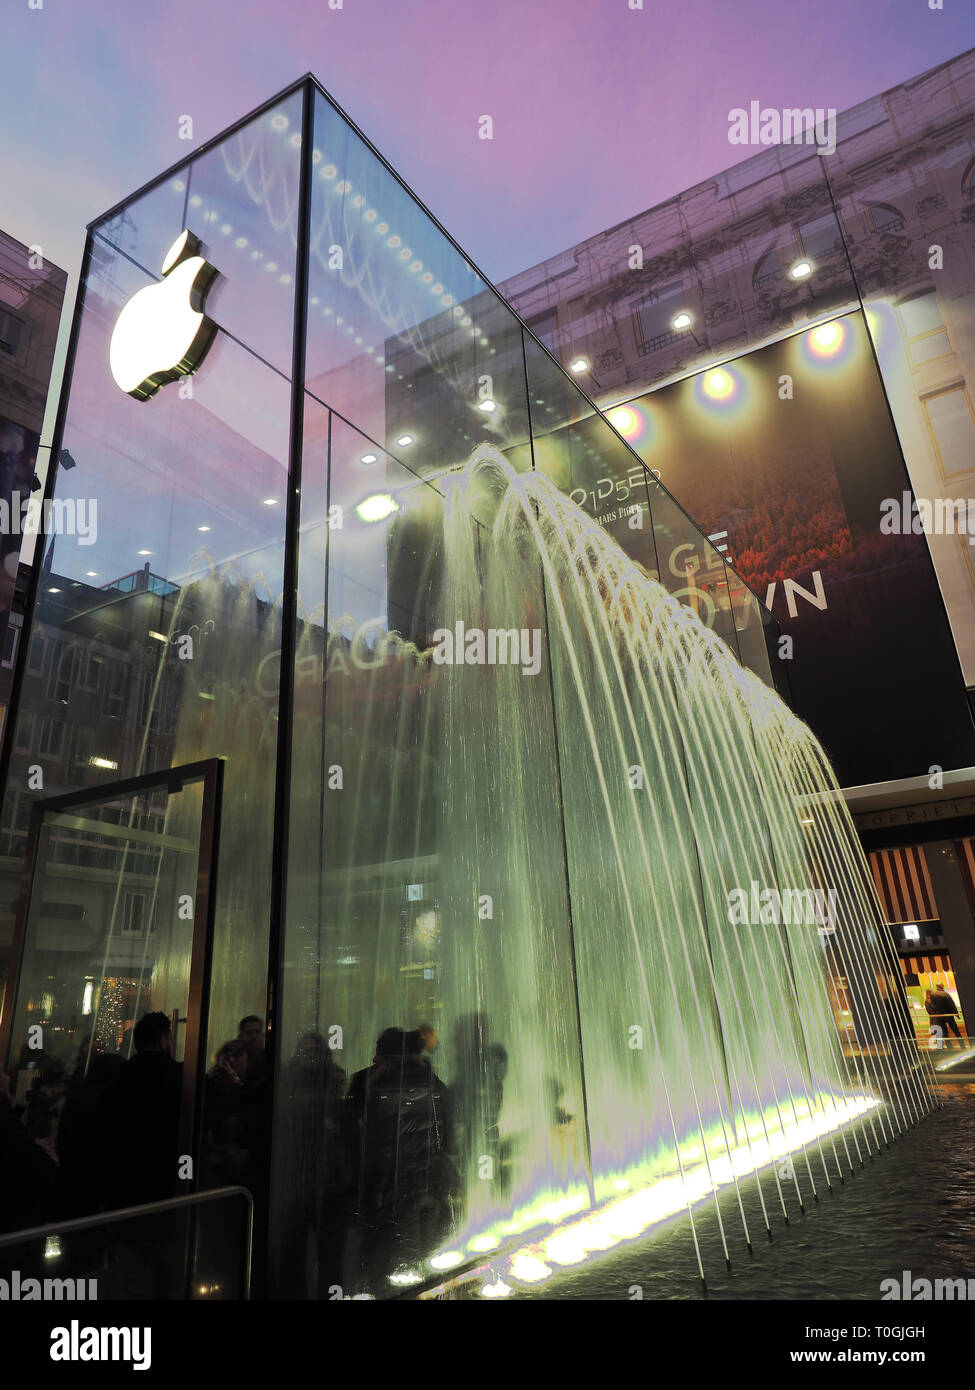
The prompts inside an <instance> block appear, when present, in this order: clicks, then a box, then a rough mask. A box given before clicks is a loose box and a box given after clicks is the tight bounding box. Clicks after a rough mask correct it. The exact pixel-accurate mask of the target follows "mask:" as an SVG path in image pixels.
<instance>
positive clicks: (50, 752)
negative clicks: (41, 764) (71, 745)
mask: <svg viewBox="0 0 975 1390" xmlns="http://www.w3.org/2000/svg"><path fill="white" fill-rule="evenodd" d="M63 748H64V720H63V719H60V718H58V716H57V715H54V716H53V717H52V718H50V719H42V720H41V739H40V743H39V745H38V751H39V753H40V754H41V757H44V758H60V756H61V752H62V750H63Z"/></svg>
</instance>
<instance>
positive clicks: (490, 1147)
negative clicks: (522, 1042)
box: [451, 1014, 508, 1183]
mask: <svg viewBox="0 0 975 1390" xmlns="http://www.w3.org/2000/svg"><path fill="white" fill-rule="evenodd" d="M451 1051H452V1073H451V1090H452V1093H453V1095H454V1106H455V1117H456V1123H457V1128H458V1136H459V1137H458V1144H459V1152H460V1156H461V1175H462V1177H463V1179H464V1180H465V1181H466V1180H467V1179H468V1177H469V1176H470V1175H471V1174H472V1173H475V1172H480V1173H483V1172H484V1170H485V1160H489V1161H490V1165H491V1171H493V1173H494V1174H495V1175H496V1176H497V1177H498V1178H499V1180H500V1181H501V1182H502V1183H503V1182H504V1171H503V1170H504V1163H505V1159H506V1157H507V1154H506V1151H505V1147H504V1146H503V1145H502V1142H501V1137H500V1131H499V1128H498V1120H499V1118H500V1115H501V1104H502V1102H503V1100H504V1079H505V1077H506V1075H507V1073H508V1054H507V1052H506V1051H505V1049H504V1048H503V1047H502V1046H501V1044H500V1043H497V1042H491V1041H490V1025H489V1022H488V1018H487V1015H486V1014H465V1015H463V1016H462V1017H461V1018H459V1019H458V1020H457V1023H456V1024H455V1026H454V1029H453V1033H452V1036H451Z"/></svg>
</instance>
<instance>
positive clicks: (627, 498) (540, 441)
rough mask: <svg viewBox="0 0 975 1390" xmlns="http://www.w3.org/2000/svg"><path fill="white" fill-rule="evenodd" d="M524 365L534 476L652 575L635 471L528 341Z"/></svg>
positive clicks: (642, 492) (643, 493) (633, 459)
mask: <svg viewBox="0 0 975 1390" xmlns="http://www.w3.org/2000/svg"><path fill="white" fill-rule="evenodd" d="M525 358H526V362H527V366H528V387H529V402H530V409H531V420H532V447H533V451H534V461H535V467H536V469H537V470H538V471H539V472H541V473H544V474H545V475H546V476H547V477H548V478H550V479H551V481H552V482H553V483H554V484H555V486H556V487H557V488H559V490H560V491H561V492H563V493H565V494H566V495H567V496H568V497H569V498H570V499H571V501H572V502H574V503H575V504H576V506H578V507H580V508H581V509H582V511H583V513H585V515H586V516H588V517H591V518H594V519H595V520H596V521H598V522H599V524H600V526H602V527H603V529H604V530H605V531H606V532H607V533H608V534H609V535H611V536H612V537H613V539H614V540H615V541H616V543H617V544H618V545H619V546H620V548H621V549H622V550H623V552H624V553H625V554H627V555H629V557H630V558H631V559H632V560H636V561H637V563H638V564H640V565H642V566H643V567H644V568H645V569H646V570H647V572H648V573H651V574H656V554H655V551H654V546H653V529H652V527H651V525H650V521H649V517H648V500H647V488H646V470H645V469H644V467H643V464H642V463H641V462H640V460H639V458H637V456H636V455H635V454H634V453H633V452H632V450H630V449H628V448H627V447H626V445H625V444H624V443H623V441H622V440H621V439H620V438H619V436H618V435H617V434H616V433H614V431H613V430H611V429H610V428H609V427H608V426H607V424H606V421H605V419H604V418H603V416H602V415H601V414H600V413H599V411H597V410H596V409H595V407H594V406H593V405H592V403H591V401H589V400H588V399H587V398H586V397H585V396H584V395H583V393H582V392H581V391H580V390H579V389H578V387H576V386H575V384H574V383H573V382H572V381H571V380H570V379H569V378H568V377H567V376H566V375H565V373H564V372H563V371H562V370H561V369H560V368H559V366H558V364H557V363H555V362H554V361H553V360H552V358H551V357H549V355H548V354H547V353H546V352H544V351H543V350H542V349H541V348H540V347H539V345H538V344H537V343H536V342H535V341H534V339H533V338H531V337H530V336H529V335H528V334H526V335H525Z"/></svg>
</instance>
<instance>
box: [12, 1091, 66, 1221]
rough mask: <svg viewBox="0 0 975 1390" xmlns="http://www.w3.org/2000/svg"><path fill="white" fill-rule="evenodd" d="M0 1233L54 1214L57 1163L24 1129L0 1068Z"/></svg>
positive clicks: (52, 1218)
mask: <svg viewBox="0 0 975 1390" xmlns="http://www.w3.org/2000/svg"><path fill="white" fill-rule="evenodd" d="M0 1173H2V1175H3V1178H2V1181H0V1234H3V1235H8V1234H9V1233H10V1232H11V1231H23V1230H26V1229H27V1228H28V1227H30V1226H41V1225H43V1224H44V1223H45V1222H47V1221H52V1220H54V1219H55V1217H56V1216H57V1215H58V1207H59V1197H60V1179H59V1174H58V1165H57V1164H56V1163H55V1162H54V1160H53V1159H52V1158H51V1156H50V1154H48V1153H46V1152H45V1151H44V1149H42V1148H41V1146H40V1144H38V1143H37V1141H36V1140H34V1139H32V1138H31V1137H30V1135H29V1134H28V1133H27V1129H26V1127H25V1125H24V1124H23V1122H22V1120H21V1119H20V1116H19V1115H17V1114H16V1112H15V1111H14V1108H13V1105H12V1103H11V1099H10V1078H9V1076H7V1074H6V1072H3V1071H0Z"/></svg>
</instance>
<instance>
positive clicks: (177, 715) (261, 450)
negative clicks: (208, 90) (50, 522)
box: [0, 95, 301, 1052]
mask: <svg viewBox="0 0 975 1390" xmlns="http://www.w3.org/2000/svg"><path fill="white" fill-rule="evenodd" d="M300 107H301V98H300V95H298V96H294V97H291V98H289V99H288V100H287V101H286V102H285V103H284V104H283V105H282V106H280V107H279V108H277V109H276V110H275V111H273V112H269V113H265V114H264V115H263V116H261V117H259V118H258V119H257V120H256V121H255V122H252V123H251V124H250V125H249V126H247V127H245V128H244V129H242V130H241V131H240V132H238V133H237V134H235V135H233V136H231V137H230V138H229V139H228V140H227V141H226V142H225V143H224V144H222V145H219V146H216V147H214V148H212V149H210V150H208V151H207V152H206V153H205V154H204V155H203V156H202V157H201V158H200V160H199V161H196V162H191V163H190V164H188V165H187V166H186V168H185V171H181V172H180V174H179V175H178V177H176V178H174V179H171V180H168V181H166V182H164V183H163V184H160V185H159V186H158V187H157V188H155V189H154V190H152V191H151V192H150V193H148V194H146V195H145V196H143V197H141V198H139V199H138V200H137V201H136V202H135V203H133V204H132V205H130V206H129V207H127V208H126V209H124V210H123V211H122V212H121V213H119V214H118V215H117V216H115V217H113V218H112V219H110V220H108V221H106V222H105V223H103V224H101V225H100V226H99V227H97V228H96V230H95V232H94V233H93V249H94V255H93V259H92V264H91V269H90V273H89V275H88V278H87V281H86V283H85V284H84V285H83V287H82V293H83V304H82V309H81V320H80V327H79V336H78V348H77V355H76V361H75V367H74V372H73V377H72V381H71V395H70V404H69V407H68V412H67V420H66V424H65V430H64V438H63V441H62V443H63V448H64V451H65V452H64V453H63V454H62V460H63V464H62V467H61V469H60V471H59V475H58V480H57V490H56V497H55V505H56V507H57V509H58V511H57V513H56V515H57V516H59V517H60V518H61V521H60V523H59V524H58V525H56V526H55V527H54V528H53V529H55V531H56V534H55V535H53V536H51V537H49V539H48V542H47V546H46V554H45V557H44V574H43V579H42V582H41V592H40V602H39V604H38V607H37V610H36V612H35V614H34V621H33V624H32V635H31V648H30V652H29V654H28V658H29V659H28V667H27V670H28V674H27V676H26V678H25V681H24V686H23V690H22V695H21V704H20V715H19V725H18V730H17V733H16V735H15V749H16V751H15V752H14V756H13V760H12V765H11V773H10V781H9V792H8V805H7V807H6V808H5V811H4V820H3V824H4V827H5V830H7V831H8V832H9V836H10V840H9V843H8V846H7V848H8V850H9V854H8V857H6V858H5V859H4V861H2V863H0V872H2V873H3V874H4V875H5V876H6V877H7V878H8V880H10V882H9V883H8V887H9V889H10V891H9V896H10V897H11V898H12V897H13V896H14V893H15V891H16V890H15V888H13V879H14V878H15V876H16V875H17V873H19V869H20V865H19V862H18V860H17V858H16V857H15V853H16V848H17V846H16V845H15V844H14V843H13V841H14V839H15V836H16V826H15V824H14V822H15V818H16V811H15V809H14V808H13V806H12V805H11V804H10V800H9V799H10V798H11V797H15V796H20V797H24V798H26V803H27V805H28V809H29V803H30V801H31V800H32V799H33V798H34V796H35V795H38V794H51V793H54V792H58V791H66V790H72V789H77V788H79V787H84V786H92V785H97V783H98V782H99V781H102V782H105V781H116V780H118V779H120V778H125V777H129V776H134V775H138V774H142V773H145V772H152V771H154V770H156V769H158V768H162V767H168V766H172V765H176V764H184V763H188V762H191V761H194V760H196V759H198V758H205V757H210V756H214V755H222V756H224V757H225V758H226V760H227V761H226V779H225V788H226V812H225V815H224V819H223V825H222V838H221V855H222V860H221V866H220V872H219V874H218V880H217V882H218V890H217V892H218V899H217V908H216V923H215V940H214V970H213V1016H212V1019H211V1037H210V1041H209V1050H210V1051H211V1052H213V1050H215V1048H216V1047H217V1046H219V1045H220V1044H221V1043H223V1041H224V1040H225V1039H227V1038H232V1037H234V1036H235V1034H236V1032H237V1025H238V1020H239V1019H240V1018H241V1017H242V1016H243V1015H245V1014H247V1013H249V1012H254V1013H259V1014H261V1015H262V1016H263V1014H264V1012H265V1008H266V976H267V939H268V922H269V917H270V895H271V853H272V844H273V817H274V797H273V783H274V767H275V757H276V748H277V713H278V711H277V699H278V656H277V653H278V651H279V648H280V625H281V610H280V602H281V599H280V596H281V590H282V585H283V571H284V522H285V512H286V486H287V474H288V459H289V433H290V420H291V390H290V382H289V380H288V379H287V376H288V375H289V374H290V367H291V350H292V340H293V332H294V304H293V300H294V293H295V287H294V283H293V270H294V257H295V251H294V242H295V225H294V216H293V208H292V205H291V204H292V201H293V196H294V190H295V188H296V185H297V177H298V154H299V152H298V148H297V147H296V146H295V145H294V143H293V139H292V137H293V134H294V132H295V131H296V130H298V129H300ZM284 120H286V121H287V124H286V126H285V127H282V128H280V129H279V128H278V127H279V126H280V125H281V122H282V121H284ZM279 137H280V138H279ZM184 226H188V228H189V230H191V231H193V232H194V233H196V234H197V235H198V236H199V237H201V238H202V240H203V254H204V256H206V257H207V258H208V259H209V260H210V261H211V263H212V264H213V265H215V266H216V269H217V271H218V272H219V273H218V275H217V277H216V280H215V281H214V284H213V286H212V289H211V290H210V292H209V294H208V296H207V299H206V302H205V305H204V311H205V312H206V313H207V314H208V315H209V316H211V317H212V319H213V321H214V323H215V324H216V326H217V332H216V336H215V338H214V340H213V343H212V345H211V347H210V349H209V351H208V353H207V354H206V356H205V358H204V360H203V361H202V363H201V364H200V366H199V370H198V371H197V372H196V373H195V374H194V375H193V376H192V377H189V378H184V379H183V380H181V381H178V382H175V381H174V382H172V383H170V384H167V385H165V386H163V387H162V388H161V389H160V390H159V391H158V392H157V393H156V394H155V395H153V396H152V397H151V398H150V399H148V400H137V399H134V398H132V397H131V396H129V395H127V394H126V393H125V392H124V391H122V390H121V389H120V388H119V387H118V386H117V385H116V382H115V380H114V379H113V376H112V373H111V371H110V367H109V349H110V343H111V340H112V335H113V332H114V330H115V326H116V323H117V321H118V319H119V316H120V314H121V312H122V310H123V308H124V307H125V306H126V305H128V304H130V303H131V301H132V297H133V296H134V295H135V294H136V293H137V292H138V291H140V290H145V289H147V288H149V287H155V288H156V289H157V290H162V285H160V284H158V281H159V279H160V275H161V269H162V258H163V256H164V255H165V253H166V251H167V250H168V248H169V247H170V246H171V245H172V243H173V241H174V240H175V238H176V236H177V234H178V233H179V231H180V229H181V228H182V227H184ZM225 226H229V227H230V231H228V232H224V231H223V228H224V227H225ZM231 232H233V233H234V235H231ZM238 241H246V245H238V244H237V243H238ZM254 250H259V251H260V253H261V254H260V257H259V258H256V259H255V258H254V257H253V255H252V252H253V251H254ZM271 261H273V262H274V263H275V265H276V267H279V268H276V269H275V271H273V272H269V271H267V270H266V269H263V268H262V267H265V266H266V265H267V264H268V263H269V262H271ZM289 267H290V273H291V274H292V279H291V280H290V281H288V280H286V279H282V278H281V277H282V276H287V275H288V274H289ZM262 276H263V277H264V278H263V279H262V278H261V277H262ZM268 363H271V364H272V365H268ZM154 365H157V364H154ZM52 718H57V719H58V720H59V721H60V722H61V723H62V724H63V726H64V728H65V739H64V740H63V746H61V747H55V745H54V743H53V742H52V733H51V723H50V721H51V719H52ZM36 766H40V768H41V769H42V775H43V788H42V789H39V788H38V787H37V779H36V777H35V778H31V776H30V773H29V769H30V768H32V767H36Z"/></svg>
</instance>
